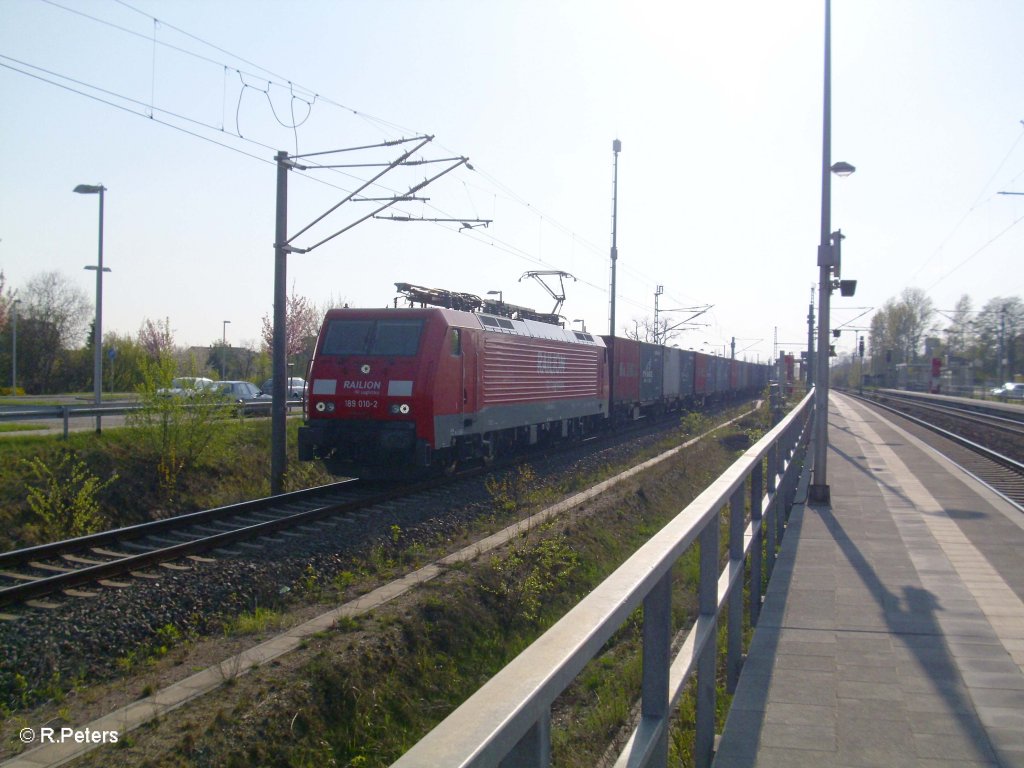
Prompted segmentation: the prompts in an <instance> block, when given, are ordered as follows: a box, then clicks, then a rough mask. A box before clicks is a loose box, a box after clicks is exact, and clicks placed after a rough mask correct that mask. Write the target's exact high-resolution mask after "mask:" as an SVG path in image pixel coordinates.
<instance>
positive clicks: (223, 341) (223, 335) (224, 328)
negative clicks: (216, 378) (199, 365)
mask: <svg viewBox="0 0 1024 768" xmlns="http://www.w3.org/2000/svg"><path fill="white" fill-rule="evenodd" d="M230 322H231V321H230V320H223V321H221V332H220V377H221V379H223V378H224V369H225V366H226V365H227V363H226V361H225V358H226V357H227V351H228V323H230Z"/></svg>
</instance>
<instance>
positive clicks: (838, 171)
mask: <svg viewBox="0 0 1024 768" xmlns="http://www.w3.org/2000/svg"><path fill="white" fill-rule="evenodd" d="M856 170H857V169H856V168H854V167H853V166H852V165H850V164H849V163H847V162H844V161H842V160H840V161H839V162H838V163H836V164H835V165H833V166H832V173H834V174H835V175H836V176H839V177H841V178H845V177H846V176H849V175H850V174H851V173H853V172H854V171H856Z"/></svg>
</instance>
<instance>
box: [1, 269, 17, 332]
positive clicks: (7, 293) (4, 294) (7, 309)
mask: <svg viewBox="0 0 1024 768" xmlns="http://www.w3.org/2000/svg"><path fill="white" fill-rule="evenodd" d="M6 285H7V278H6V277H5V276H4V271H3V270H2V269H0V331H2V330H4V328H6V327H7V322H8V319H9V318H10V314H11V303H12V302H13V301H14V293H13V292H12V291H11V289H10V288H6V290H5V286H6Z"/></svg>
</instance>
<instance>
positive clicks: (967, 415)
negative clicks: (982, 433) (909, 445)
mask: <svg viewBox="0 0 1024 768" xmlns="http://www.w3.org/2000/svg"><path fill="white" fill-rule="evenodd" d="M877 397H879V398H881V399H885V400H894V401H896V402H900V403H907V404H908V405H912V406H913V407H915V408H923V409H925V410H929V411H935V412H936V413H944V414H949V415H952V416H954V417H955V418H958V419H961V420H963V421H969V422H971V423H974V424H980V425H982V426H986V427H993V428H995V429H1001V430H1003V431H1005V432H1009V433H1011V434H1015V435H1024V418H1007V417H1006V416H1001V415H998V414H997V413H994V412H992V411H987V410H984V409H978V408H958V407H956V406H953V405H946V404H943V403H939V402H930V401H928V400H926V399H924V398H920V397H903V396H901V395H896V394H888V393H886V394H880V395H877ZM875 402H878V401H875ZM999 413H1003V411H1000V412H999Z"/></svg>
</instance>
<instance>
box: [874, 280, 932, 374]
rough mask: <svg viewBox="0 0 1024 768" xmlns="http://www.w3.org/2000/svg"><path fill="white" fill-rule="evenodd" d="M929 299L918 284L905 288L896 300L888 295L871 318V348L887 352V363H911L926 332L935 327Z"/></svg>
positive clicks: (919, 352)
mask: <svg viewBox="0 0 1024 768" xmlns="http://www.w3.org/2000/svg"><path fill="white" fill-rule="evenodd" d="M934 314H935V309H934V307H933V305H932V300H931V299H930V298H928V296H927V294H925V292H924V291H922V290H921V289H920V288H904V289H903V292H902V293H901V294H900V298H899V300H897V299H889V300H887V301H886V302H885V304H884V305H883V306H882V308H881V309H880V310H879V311H878V312H876V313H875V316H874V317H872V318H871V331H870V334H869V340H870V344H871V349H872V352H875V351H878V352H881V353H882V355H883V356H889V357H890V358H891V359H890V360H889V361H888V362H889V363H913V362H915V361H916V360H917V358H918V355H919V354H921V351H922V342H923V341H924V338H925V336H926V335H927V334H928V333H930V332H931V331H932V330H933V328H934V323H933V321H932V318H933V316H934Z"/></svg>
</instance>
